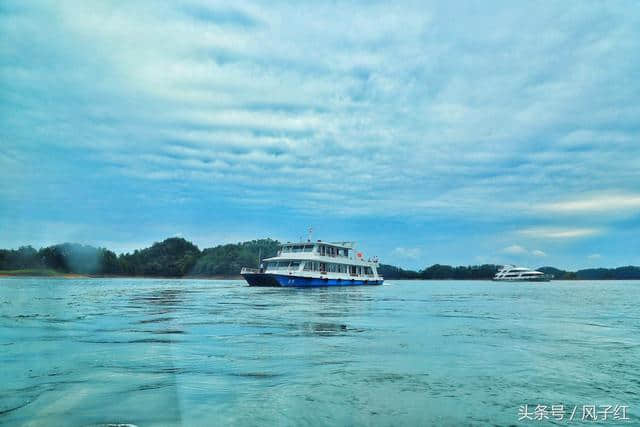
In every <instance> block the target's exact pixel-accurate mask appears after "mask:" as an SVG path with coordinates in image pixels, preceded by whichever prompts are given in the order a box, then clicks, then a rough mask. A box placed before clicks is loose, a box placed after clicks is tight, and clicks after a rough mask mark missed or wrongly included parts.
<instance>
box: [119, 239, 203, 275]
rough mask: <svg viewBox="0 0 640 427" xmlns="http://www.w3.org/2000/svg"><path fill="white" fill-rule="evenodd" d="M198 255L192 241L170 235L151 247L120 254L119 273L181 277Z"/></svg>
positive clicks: (189, 269) (196, 259)
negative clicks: (170, 236)
mask: <svg viewBox="0 0 640 427" xmlns="http://www.w3.org/2000/svg"><path fill="white" fill-rule="evenodd" d="M199 257H200V249H198V247H197V246H196V245H194V244H193V243H191V242H189V241H187V240H185V239H183V238H181V237H172V238H169V239H166V240H164V241H162V242H160V243H154V244H153V245H152V246H151V247H149V248H146V249H142V250H136V251H135V252H133V253H132V254H125V255H121V256H120V258H119V259H118V261H120V269H121V273H123V274H126V275H130V276H166V277H181V276H184V275H185V274H187V273H189V272H190V271H191V269H192V268H193V266H194V265H195V263H196V262H197V261H198V258H199Z"/></svg>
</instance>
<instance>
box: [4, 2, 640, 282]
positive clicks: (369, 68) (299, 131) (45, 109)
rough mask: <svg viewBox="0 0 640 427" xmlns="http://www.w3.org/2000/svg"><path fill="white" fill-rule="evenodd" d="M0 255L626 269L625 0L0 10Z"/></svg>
mask: <svg viewBox="0 0 640 427" xmlns="http://www.w3.org/2000/svg"><path fill="white" fill-rule="evenodd" d="M0 34H1V37H0V247H4V248H17V247H19V246H21V245H33V246H35V247H41V246H45V245H50V244H55V243H61V242H66V241H72V242H79V243H85V244H92V245H96V246H102V247H107V248H110V249H112V250H114V251H116V252H118V253H120V252H126V251H131V250H133V249H135V248H142V247H146V246H149V245H150V244H152V243H153V242H156V241H160V240H163V239H164V238H167V237H172V236H182V237H184V238H186V239H188V240H191V241H193V242H195V243H196V244H197V245H198V246H199V247H200V248H205V247H211V246H215V245H218V244H222V243H233V242H238V241H245V240H251V239H255V238H263V237H271V238H275V239H279V240H282V241H289V240H290V241H297V240H299V239H300V238H306V237H307V230H308V229H309V227H312V228H313V239H323V240H340V241H342V240H355V241H357V242H358V247H359V248H361V249H362V250H363V251H364V253H365V256H373V255H376V256H378V257H380V259H381V261H382V262H384V263H390V264H394V265H399V266H402V267H405V268H424V267H425V266H428V265H431V264H434V263H441V264H454V265H471V264H481V263H496V264H504V263H516V264H522V265H527V266H531V267H539V266H543V265H552V266H556V267H560V268H566V269H577V268H587V267H594V266H605V267H615V266H621V265H629V264H632V265H640V138H639V137H640V79H639V78H638V77H639V76H640V55H638V52H640V5H639V4H638V3H637V2H636V1H616V2H601V1H587V0H581V1H556V2H552V1H547V2H518V3H514V2H508V1H504V2H502V1H493V2H482V1H467V2H448V1H441V2H427V1H417V2H402V1H398V2H376V1H366V2H365V1H362V2H360V1H342V2H325V1H313V2H300V1H296V2H282V1H277V0H276V1H265V2H245V1H242V0H241V1H234V2H215V1H197V0H193V1H175V2H158V1H144V0H139V1H135V2H122V1H106V0H105V1H91V2H78V1H65V0H62V1H61V0H55V1H38V0H36V1H29V2H25V1H23V0H3V1H2V2H0Z"/></svg>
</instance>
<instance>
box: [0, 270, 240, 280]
mask: <svg viewBox="0 0 640 427" xmlns="http://www.w3.org/2000/svg"><path fill="white" fill-rule="evenodd" d="M0 277H59V278H64V279H171V280H184V279H188V280H242V276H241V275H239V274H237V275H224V274H220V275H206V276H129V275H116V274H77V273H62V272H59V271H54V270H35V269H28V270H0Z"/></svg>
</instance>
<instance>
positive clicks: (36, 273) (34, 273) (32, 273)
mask: <svg viewBox="0 0 640 427" xmlns="http://www.w3.org/2000/svg"><path fill="white" fill-rule="evenodd" d="M2 277H27V278H39V277H53V278H61V279H156V280H157V279H162V280H243V278H242V276H241V275H239V274H238V275H208V276H179V277H177V276H127V275H122V276H120V275H108V274H77V273H61V272H58V271H53V270H33V269H29V270H8V271H7V270H4V271H3V270H0V278H2ZM385 280H386V281H389V280H393V281H411V282H414V281H423V282H431V281H458V282H487V281H491V279H485V278H481V279H452V278H448V279H444V278H443V279H424V278H389V279H385ZM620 280H640V279H554V280H552V282H589V281H611V282H613V281H620Z"/></svg>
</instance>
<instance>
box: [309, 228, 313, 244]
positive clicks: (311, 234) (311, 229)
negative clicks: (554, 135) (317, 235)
mask: <svg viewBox="0 0 640 427" xmlns="http://www.w3.org/2000/svg"><path fill="white" fill-rule="evenodd" d="M311 236H313V227H309V240H308V241H309V242H310V241H311Z"/></svg>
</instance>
